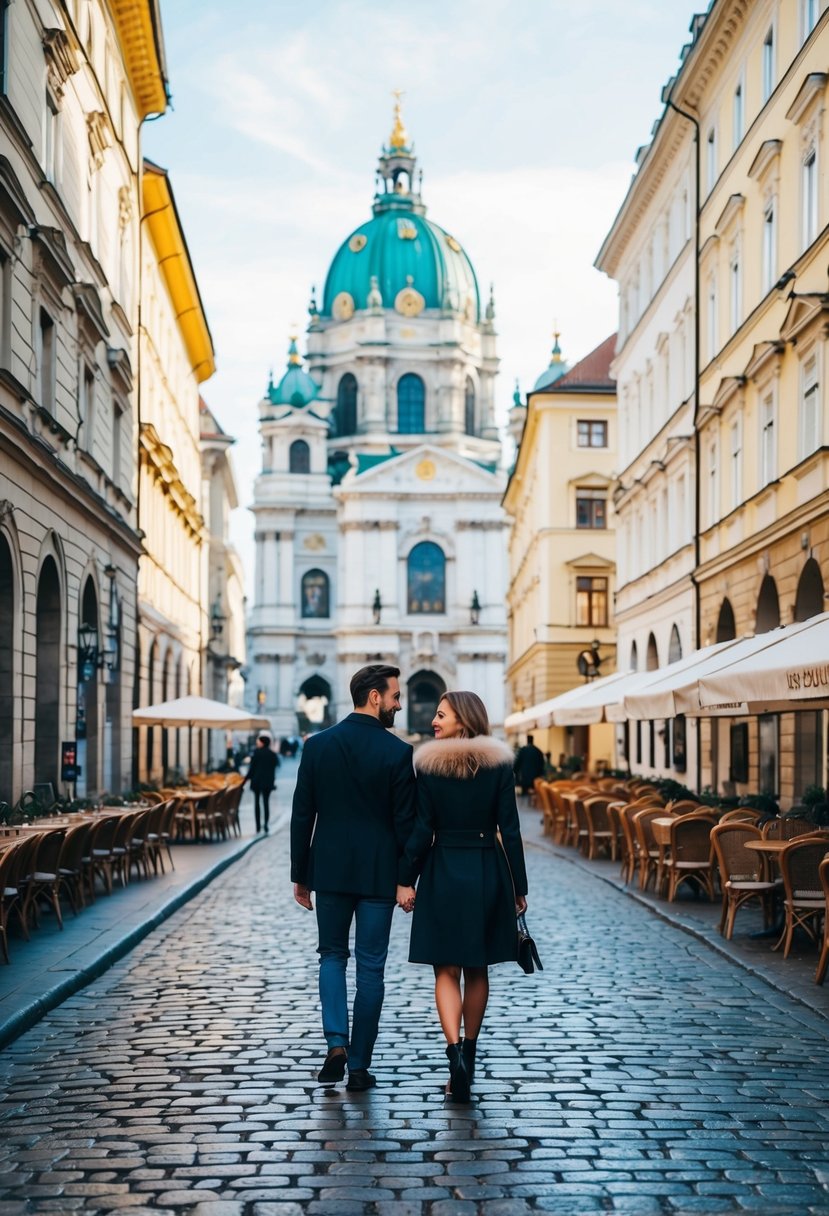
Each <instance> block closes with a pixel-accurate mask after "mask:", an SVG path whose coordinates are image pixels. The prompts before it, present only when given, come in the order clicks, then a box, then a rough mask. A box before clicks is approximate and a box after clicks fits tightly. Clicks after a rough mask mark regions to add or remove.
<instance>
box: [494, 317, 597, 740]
mask: <svg viewBox="0 0 829 1216" xmlns="http://www.w3.org/2000/svg"><path fill="white" fill-rule="evenodd" d="M615 344H616V335H615V334H614V335H612V336H611V337H610V338H607V339H606V340H605V341H604V342H603V343H602V344H601V345H600V346H598V347H596V349H595V350H594V351H592V352H591V353H590V354H589V355H587V356H586V357H585V358H584V359H582V360H581V361H580V362H579V363H576V364H575V366H574V367H572V368H570V369H569V370H563V371H562V374H559V375H555V374H554V372H555V370H556V365H557V360H560V354H559V352H558V341H557V340H556V346H555V348H554V356H553V362H552V364H551V371H550V373H545V374H543V375H542V376H541V377H539V381H538V383H537V387H536V389H535V390H533V392H531V393H530V394H529V397H528V399H527V405H526V406H523V405H522V404H521V400H520V397H519V396H518V394H517V392H516V405H515V407H514V408H513V410H512V411H511V416H510V424H511V428H512V429H513V432H514V433H515V434H516V438H517V439H518V451H517V454H516V459H515V466H514V468H513V470H512V473H511V475H510V479H509V484H508V486H507V490H506V493H505V495H504V508H505V510H506V511H507V513H508V514H509V515H510V516H511V519H512V526H511V529H510V534H509V591H508V595H507V604H508V627H509V644H508V661H507V662H508V665H507V713H508V715H509V714H515V713H518V712H520V711H522V710H524V709H527V708H529V707H530V706H532V705H536V704H539V703H540V702H543V701H546V700H548V699H549V698H551V697H553V696H556V695H557V694H558V693H561V692H565V691H567V689H569V688H572V687H574V686H575V685H577V684H579V683H580V682H581V681H582V679H583V677H582V676H581V675H580V674H579V667H578V659H579V655H580V654H581V653H582V652H584V651H590V650H591V647H592V643H593V642H594V641H598V643H599V648H598V653H599V655H600V657H601V659H602V664H601V674H603V675H606V674H608V673H610V672H612V671H615V669H616V647H615V629H614V621H613V596H614V592H615V583H616V565H615V537H614V519H613V504H612V499H611V493H610V491H611V486H612V482H613V477H614V473H615V470H616V465H617V449H616V443H617V438H616V386H615V384H614V381H613V380H612V378H611V375H610V365H611V360H612V358H613V352H614V349H615ZM559 370H561V365H559ZM534 737H535V742H536V744H537V745H538V746H539V747H541V748H542V750H544V751H549V752H551V753H552V760H553V762H554V763H555V762H557V760H558V758H559V756H560V755H561V753H564V754H566V755H586V754H588V753H589V757H590V762H591V763H592V764H596V763H597V762H598V761H600V760H603V761H605V762H607V763H608V764H610V763H612V760H613V733H612V729H611V728H610V727H607V726H598V727H593V728H590V735H589V737H588V728H586V727H569V728H566V729H565V728H561V727H550V728H549V729H548V730H536V731H535V732H534ZM515 741H516V742H518V741H519V738H518V736H516V737H515ZM520 741H521V742H523V737H522V738H521V739H520Z"/></svg>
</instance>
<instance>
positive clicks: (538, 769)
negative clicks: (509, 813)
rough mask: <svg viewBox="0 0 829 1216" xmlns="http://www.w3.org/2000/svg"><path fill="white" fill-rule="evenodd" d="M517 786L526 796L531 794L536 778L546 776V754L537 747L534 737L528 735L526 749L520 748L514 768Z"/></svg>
mask: <svg viewBox="0 0 829 1216" xmlns="http://www.w3.org/2000/svg"><path fill="white" fill-rule="evenodd" d="M513 771H514V772H515V784H516V785H517V786H518V788H519V789H520V790H521V792H522V793H524V794H531V793H532V791H533V785H534V782H535V779H536V777H543V776H544V753H543V752H542V751H541V749H540V748H538V747H536V746H535V742H534V740H533V736H532V735H527V742H526V745H525V746H524V747H519V749H518V755H517V756H516V757H515V764H514V766H513Z"/></svg>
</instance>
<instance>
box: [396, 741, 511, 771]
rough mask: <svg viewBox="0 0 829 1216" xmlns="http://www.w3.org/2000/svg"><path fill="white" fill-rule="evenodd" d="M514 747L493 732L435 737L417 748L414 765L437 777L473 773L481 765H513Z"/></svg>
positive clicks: (486, 766) (494, 766) (493, 766)
mask: <svg viewBox="0 0 829 1216" xmlns="http://www.w3.org/2000/svg"><path fill="white" fill-rule="evenodd" d="M513 760H514V756H513V753H512V749H511V748H509V747H507V745H506V743H502V742H501V740H500V739H493V737H492V736H491V735H477V736H476V737H475V738H474V739H433V740H432V741H431V742H429V743H422V744H421V745H420V747H419V748H418V749H417V751H416V752H415V757H414V762H415V768H416V770H417V771H418V772H419V773H430V774H431V775H432V776H435V777H455V778H464V777H474V776H475V774H476V773H477V771H478V769H479V768H500V767H501V766H502V765H504V764H508V765H509V766H510V767H512V763H513Z"/></svg>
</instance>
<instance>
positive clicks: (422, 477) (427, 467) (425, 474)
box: [415, 460, 437, 481]
mask: <svg viewBox="0 0 829 1216" xmlns="http://www.w3.org/2000/svg"><path fill="white" fill-rule="evenodd" d="M435 473H437V469H436V468H435V462H434V461H433V460H421V462H420V464H419V465H418V466H417V467H416V469H415V477H417V479H418V480H419V481H433V480H434V476H435Z"/></svg>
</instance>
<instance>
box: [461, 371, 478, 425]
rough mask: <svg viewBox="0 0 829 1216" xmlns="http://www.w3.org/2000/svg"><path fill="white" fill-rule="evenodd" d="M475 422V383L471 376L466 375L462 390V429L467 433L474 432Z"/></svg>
mask: <svg viewBox="0 0 829 1216" xmlns="http://www.w3.org/2000/svg"><path fill="white" fill-rule="evenodd" d="M476 422H477V419H476V416H475V385H474V384H473V383H472V378H471V377H470V376H467V377H466V384H465V385H464V390H463V429H464V430H465V431H466V433H467V435H474V434H475V432H476V430H477V426H476Z"/></svg>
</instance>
